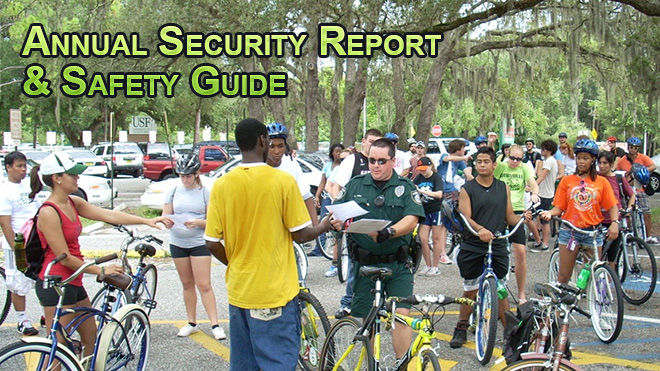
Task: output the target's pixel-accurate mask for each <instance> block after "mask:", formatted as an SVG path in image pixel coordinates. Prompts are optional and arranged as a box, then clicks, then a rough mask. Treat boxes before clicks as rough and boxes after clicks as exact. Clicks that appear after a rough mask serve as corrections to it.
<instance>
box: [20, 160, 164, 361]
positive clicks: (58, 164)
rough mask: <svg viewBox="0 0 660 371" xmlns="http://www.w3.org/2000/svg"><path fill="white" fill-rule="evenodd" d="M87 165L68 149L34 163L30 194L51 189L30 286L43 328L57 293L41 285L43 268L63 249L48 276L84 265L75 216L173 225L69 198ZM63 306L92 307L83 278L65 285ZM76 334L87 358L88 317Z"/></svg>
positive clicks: (100, 270)
mask: <svg viewBox="0 0 660 371" xmlns="http://www.w3.org/2000/svg"><path fill="white" fill-rule="evenodd" d="M86 168H87V167H86V166H84V165H81V164H77V163H76V162H75V161H73V159H72V158H71V156H69V155H68V154H67V153H65V152H58V153H52V154H50V155H48V157H46V158H45V159H44V160H43V161H42V163H41V166H36V167H34V168H33V169H32V172H31V174H30V178H31V179H30V183H31V186H32V194H31V195H30V196H31V197H34V195H36V194H37V193H39V192H40V191H41V190H42V188H43V185H42V182H43V183H44V184H46V185H47V186H49V187H50V188H51V191H52V192H51V194H50V196H49V197H48V199H47V200H46V202H45V203H44V206H43V207H42V208H41V209H40V211H39V219H38V221H37V230H38V233H39V239H40V240H41V244H42V246H44V248H45V249H46V254H45V257H44V263H43V267H42V271H41V272H40V274H39V279H38V280H37V283H36V287H35V289H36V294H37V298H38V299H39V302H40V303H41V305H42V306H43V307H44V313H45V317H46V327H47V328H50V326H51V323H52V320H53V316H54V314H55V305H56V304H57V301H58V299H59V296H58V295H57V293H56V292H55V289H52V288H51V289H44V288H43V282H42V280H43V278H44V271H45V269H46V267H47V266H48V264H49V263H50V262H51V261H53V259H55V257H56V256H59V255H61V254H63V253H66V254H67V257H66V258H65V259H64V260H62V261H61V262H60V263H58V264H55V265H54V266H53V268H52V269H51V271H50V273H51V274H56V275H61V276H62V277H63V278H67V277H69V276H70V275H71V274H72V273H73V272H75V271H76V270H77V269H78V268H79V267H81V266H82V265H83V264H84V263H83V256H82V254H81V253H80V243H79V242H78V237H79V236H80V233H81V232H82V224H81V223H80V218H79V216H83V217H85V218H87V219H92V220H98V221H103V222H106V223H112V224H146V225H148V226H151V227H154V228H158V227H157V225H156V223H159V222H160V223H163V224H165V225H170V224H171V223H172V221H171V220H170V219H168V218H165V217H157V218H153V219H145V218H141V217H138V216H134V215H130V214H126V213H122V212H119V211H113V210H106V209H102V208H100V207H97V206H94V205H91V204H89V203H88V202H87V201H85V200H83V199H82V198H79V197H71V196H70V194H71V193H73V192H75V191H77V190H78V175H79V174H81V173H82V172H83V171H85V169H86ZM47 206H48V207H47ZM85 273H90V274H95V275H100V274H113V273H122V267H121V266H120V265H108V266H105V267H99V266H91V267H89V268H87V270H86V271H85ZM63 304H64V305H63V308H64V309H66V308H71V307H77V306H84V307H89V306H91V302H90V300H89V297H88V296H87V292H86V291H85V288H84V287H83V286H82V276H79V277H78V278H77V279H75V280H74V281H72V282H71V283H70V284H69V285H67V289H66V294H65V298H64V303H63ZM71 319H72V318H71V316H64V317H62V318H61V319H60V322H61V323H62V325H63V326H66V324H67V323H68V322H69V321H71ZM78 333H79V334H80V338H81V341H82V343H83V346H84V347H85V353H86V354H85V355H86V356H87V355H88V354H87V353H91V351H92V350H93V349H94V340H95V339H96V324H95V321H94V320H93V319H92V320H88V321H85V323H83V324H82V325H81V326H80V327H78Z"/></svg>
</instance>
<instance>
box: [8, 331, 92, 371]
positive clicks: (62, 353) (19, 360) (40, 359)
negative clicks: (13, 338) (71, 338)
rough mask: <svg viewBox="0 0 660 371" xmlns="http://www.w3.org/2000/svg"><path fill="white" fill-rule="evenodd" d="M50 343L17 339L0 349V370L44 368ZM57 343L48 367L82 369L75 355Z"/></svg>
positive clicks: (66, 369) (79, 370)
mask: <svg viewBox="0 0 660 371" xmlns="http://www.w3.org/2000/svg"><path fill="white" fill-rule="evenodd" d="M40 340H41V339H40ZM50 347H51V343H50V341H49V340H47V339H43V342H30V343H27V342H24V341H17V342H15V343H12V344H9V345H7V346H6V347H4V348H2V349H1V350H0V370H45V369H46V365H47V364H48V360H49V358H50ZM63 348H64V346H63V345H58V347H57V350H56V351H55V359H54V360H53V363H52V367H51V368H50V369H59V370H61V371H82V367H81V366H80V364H79V363H78V360H77V359H76V356H75V355H74V354H73V353H72V352H71V351H66V350H64V349H63Z"/></svg>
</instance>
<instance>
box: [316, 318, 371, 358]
mask: <svg viewBox="0 0 660 371" xmlns="http://www.w3.org/2000/svg"><path fill="white" fill-rule="evenodd" d="M359 328H360V323H359V322H358V320H357V319H355V318H353V317H345V318H342V319H340V320H339V321H337V322H335V324H334V325H333V326H332V328H331V329H330V332H329V333H328V337H327V338H326V339H325V343H324V344H323V349H322V350H321V362H320V363H321V367H320V368H319V370H321V371H328V370H333V369H335V367H336V368H337V369H338V370H367V371H374V368H375V367H376V366H375V364H374V357H373V349H371V344H370V342H369V340H366V339H360V340H356V339H355V335H356V333H357V331H358V329H359Z"/></svg>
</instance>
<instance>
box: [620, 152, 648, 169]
mask: <svg viewBox="0 0 660 371" xmlns="http://www.w3.org/2000/svg"><path fill="white" fill-rule="evenodd" d="M635 162H636V163H638V164H641V165H644V166H646V167H647V168H648V167H649V166H651V165H653V160H651V158H649V156H647V155H645V154H643V153H638V154H637V158H636V159H635ZM631 168H632V164H631V163H630V161H628V158H626V156H623V157H621V160H619V163H618V164H617V165H616V169H617V170H625V171H626V172H629V171H630V169H631Z"/></svg>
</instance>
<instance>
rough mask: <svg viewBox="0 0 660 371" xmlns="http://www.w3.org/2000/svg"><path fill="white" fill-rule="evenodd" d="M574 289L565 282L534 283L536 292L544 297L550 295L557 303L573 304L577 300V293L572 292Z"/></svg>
mask: <svg viewBox="0 0 660 371" xmlns="http://www.w3.org/2000/svg"><path fill="white" fill-rule="evenodd" d="M572 291H573V290H571V289H570V287H567V286H566V285H564V284H558V285H557V286H555V285H552V284H549V283H536V284H534V292H535V293H536V294H537V295H541V296H544V297H550V298H552V300H553V301H555V302H557V303H564V304H568V305H571V304H573V303H575V301H576V300H577V298H576V296H575V294H573V293H572Z"/></svg>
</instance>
